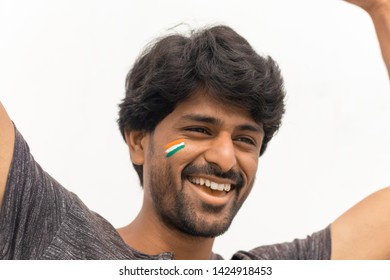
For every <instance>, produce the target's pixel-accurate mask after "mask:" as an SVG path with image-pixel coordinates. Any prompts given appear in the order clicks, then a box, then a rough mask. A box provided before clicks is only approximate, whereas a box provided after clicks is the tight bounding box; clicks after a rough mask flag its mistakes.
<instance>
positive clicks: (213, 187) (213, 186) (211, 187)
mask: <svg viewBox="0 0 390 280" xmlns="http://www.w3.org/2000/svg"><path fill="white" fill-rule="evenodd" d="M210 189H212V190H218V184H217V183H214V182H211V186H210Z"/></svg>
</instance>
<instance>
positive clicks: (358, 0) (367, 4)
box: [345, 0, 390, 14]
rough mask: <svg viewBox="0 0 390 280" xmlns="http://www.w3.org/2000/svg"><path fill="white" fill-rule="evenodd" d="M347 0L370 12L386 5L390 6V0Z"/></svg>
mask: <svg viewBox="0 0 390 280" xmlns="http://www.w3.org/2000/svg"><path fill="white" fill-rule="evenodd" d="M345 2H348V3H351V4H354V5H356V6H359V7H360V8H362V9H363V10H365V11H366V12H368V13H369V14H370V13H372V12H374V11H377V10H380V9H381V8H384V7H385V6H387V7H390V0H345Z"/></svg>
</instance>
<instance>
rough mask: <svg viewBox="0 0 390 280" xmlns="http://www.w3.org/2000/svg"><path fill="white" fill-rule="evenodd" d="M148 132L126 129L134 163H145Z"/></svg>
mask: <svg viewBox="0 0 390 280" xmlns="http://www.w3.org/2000/svg"><path fill="white" fill-rule="evenodd" d="M146 135H147V133H145V132H144V131H138V130H132V131H127V130H126V131H125V138H126V143H127V146H128V147H129V152H130V158H131V161H132V162H133V164H136V165H143V164H144V161H145V147H146V143H147V137H146Z"/></svg>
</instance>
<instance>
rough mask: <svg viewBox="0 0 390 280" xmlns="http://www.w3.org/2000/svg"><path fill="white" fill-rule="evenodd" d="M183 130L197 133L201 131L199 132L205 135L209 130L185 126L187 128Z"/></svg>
mask: <svg viewBox="0 0 390 280" xmlns="http://www.w3.org/2000/svg"><path fill="white" fill-rule="evenodd" d="M185 130H186V131H191V132H197V133H201V134H207V135H209V134H210V132H209V131H208V130H207V129H205V128H203V127H187V128H185Z"/></svg>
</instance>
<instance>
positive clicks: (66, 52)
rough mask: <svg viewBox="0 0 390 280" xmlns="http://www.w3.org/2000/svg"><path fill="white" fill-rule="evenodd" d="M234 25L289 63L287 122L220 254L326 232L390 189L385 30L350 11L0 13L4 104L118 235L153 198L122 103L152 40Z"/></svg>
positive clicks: (47, 4)
mask: <svg viewBox="0 0 390 280" xmlns="http://www.w3.org/2000/svg"><path fill="white" fill-rule="evenodd" d="M179 23H185V25H182V26H181V27H179V28H178V29H179V30H184V31H188V29H189V27H188V26H190V27H192V28H196V27H201V26H203V25H204V24H216V23H222V24H227V25H230V26H231V27H233V28H234V29H235V30H236V31H238V32H239V33H240V34H241V35H243V36H244V37H246V38H247V39H248V41H249V42H250V43H251V44H252V45H253V47H254V48H255V49H256V50H257V51H258V52H260V53H263V54H269V55H271V56H272V57H273V58H274V59H275V60H276V61H278V62H279V64H280V66H281V68H282V71H283V74H284V76H285V81H286V89H287V93H288V98H287V113H286V115H285V118H284V121H283V126H282V128H281V130H280V132H279V133H278V135H277V136H276V137H275V138H274V140H273V141H271V143H270V145H269V148H268V150H267V152H266V153H265V155H264V156H263V157H261V158H260V165H259V170H258V174H257V182H256V184H255V187H254V190H253V192H252V194H251V195H250V197H249V198H248V200H247V202H246V204H245V205H244V206H243V208H242V210H241V211H240V213H239V214H238V216H237V217H236V219H235V221H234V223H233V225H232V227H231V229H230V230H229V231H228V232H227V233H226V234H225V235H223V236H222V237H220V238H218V239H217V241H216V243H215V248H214V251H215V252H218V253H220V254H222V255H223V256H224V257H225V258H229V257H230V256H231V255H232V254H233V253H234V252H235V251H237V250H240V249H244V250H247V249H251V248H253V247H256V246H259V245H263V244H271V243H275V242H283V241H290V240H292V239H294V238H296V237H304V236H305V235H307V234H311V233H312V232H313V231H317V230H320V229H322V228H324V227H325V226H327V225H328V224H329V223H330V222H332V221H333V220H334V219H335V218H337V217H338V216H339V215H340V214H342V213H343V212H344V211H345V210H347V209H348V208H349V207H351V206H352V205H353V204H355V203H356V202H358V201H359V200H360V199H362V198H363V197H365V196H367V195H368V194H370V193H372V192H374V191H376V190H378V189H380V188H382V187H385V186H387V185H389V184H390V172H389V168H390V156H389V155H390V145H389V143H390V126H389V123H390V92H389V90H390V89H389V82H388V77H387V74H386V71H385V67H384V64H383V62H382V60H381V56H380V50H379V46H378V43H377V41H376V36H375V32H374V29H373V25H372V23H371V21H370V18H369V17H368V15H366V14H365V13H364V12H363V11H362V10H360V9H359V8H356V7H353V6H352V5H349V4H347V3H344V2H343V1H340V0H322V1H321V0H307V1H303V0H300V1H289V0H285V1H281V0H278V1H276V0H262V1H259V0H257V1H248V0H241V1H226V0H224V1H222V0H214V1H210V0H208V1H205V0H197V1H193V0H191V1H179V0H177V1H174V0H170V1H151V0H149V1H145V0H142V1H141V0H139V1H129V0H126V1H125V0H123V1H108V0H107V1H92V0H89V1H78V0H70V1H69V0H68V1H49V0H46V1H44V0H40V1H39V0H37V1H27V0H25V1H5V0H4V1H3V0H1V1H0V100H1V101H2V103H3V104H4V106H5V107H6V109H7V111H8V113H9V114H10V116H11V118H12V119H13V120H14V122H15V124H16V125H17V127H18V129H19V130H20V131H21V132H22V134H23V135H24V137H25V138H26V140H27V141H28V143H29V144H30V148H31V150H32V153H33V155H34V156H35V158H36V160H37V161H38V162H39V163H40V164H41V165H42V166H43V167H44V169H45V170H46V171H48V172H49V173H50V174H51V175H52V176H53V177H55V178H56V179H57V180H58V181H59V182H60V183H62V184H63V185H64V186H65V187H67V188H68V189H70V190H71V191H73V192H75V193H77V194H78V195H79V196H80V197H81V198H82V200H83V201H84V202H85V203H86V204H87V205H88V206H89V207H90V208H91V209H93V210H95V211H96V212H98V213H100V214H101V215H102V216H104V217H105V218H107V219H108V220H109V221H110V222H111V223H113V225H114V226H115V227H121V226H124V225H126V224H127V223H129V222H130V221H131V220H132V219H133V218H134V217H135V215H136V214H137V212H138V210H139V208H140V205H141V199H142V189H141V188H140V187H139V183H138V178H137V176H136V174H135V172H134V170H133V168H132V165H131V163H130V160H129V156H128V152H127V148H126V146H125V144H124V142H123V140H122V139H121V136H120V133H119V130H118V129H117V125H116V119H117V104H118V103H119V102H120V100H121V99H122V98H123V96H124V80H125V76H126V73H127V71H128V70H129V69H130V67H131V65H132V63H133V62H134V60H135V58H136V57H137V55H138V54H139V53H140V52H141V50H142V49H143V47H144V46H145V45H146V44H147V43H148V42H149V41H150V40H152V39H153V38H155V37H156V36H159V35H164V34H166V33H167V30H168V29H169V28H171V27H173V26H175V25H177V24H179Z"/></svg>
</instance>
